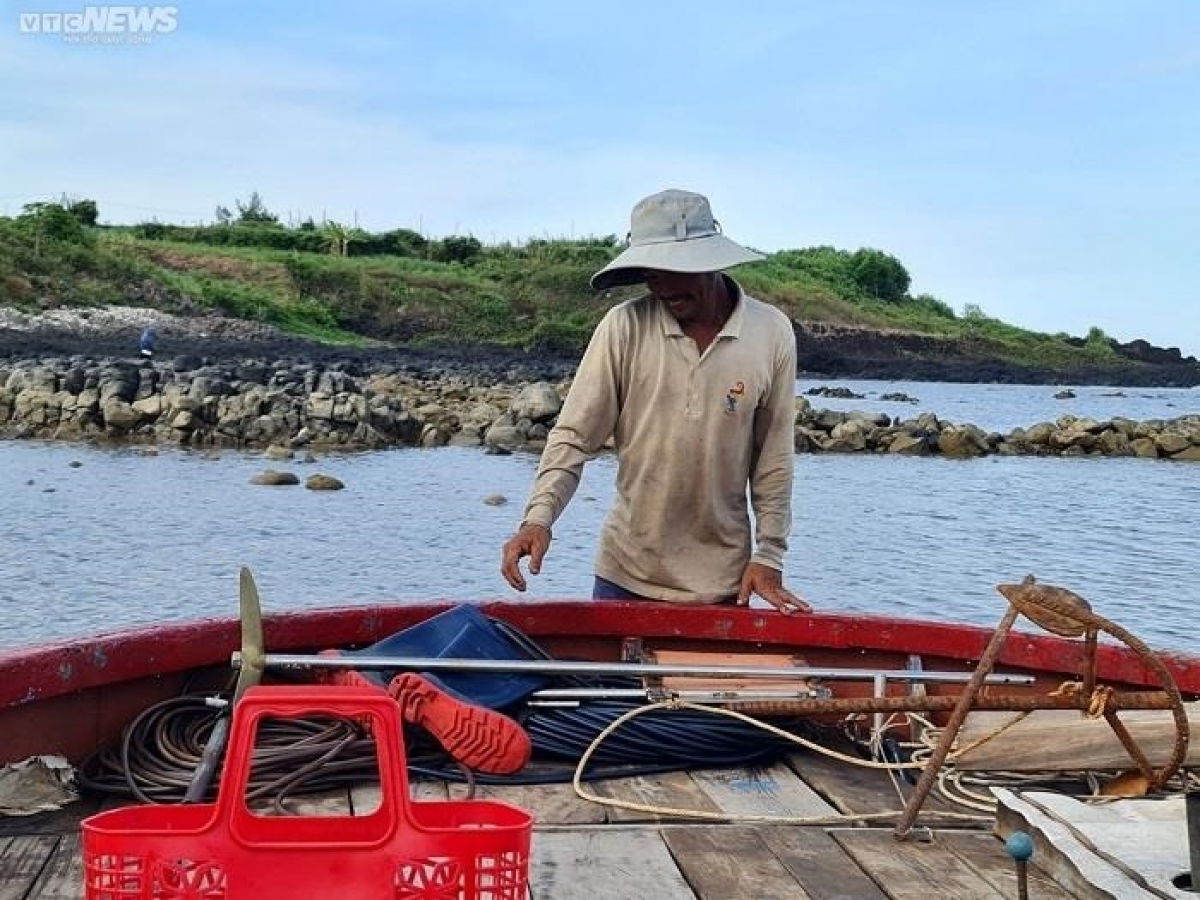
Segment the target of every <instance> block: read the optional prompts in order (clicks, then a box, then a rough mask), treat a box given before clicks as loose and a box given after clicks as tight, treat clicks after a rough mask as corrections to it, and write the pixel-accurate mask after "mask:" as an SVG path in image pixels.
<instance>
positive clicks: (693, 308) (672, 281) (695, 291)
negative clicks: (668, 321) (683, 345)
mask: <svg viewBox="0 0 1200 900" xmlns="http://www.w3.org/2000/svg"><path fill="white" fill-rule="evenodd" d="M645 274H646V287H648V288H649V289H650V295H651V296H652V297H654V299H655V300H657V301H659V302H660V303H662V304H663V305H664V306H666V308H667V311H668V312H670V313H671V315H673V316H674V317H675V319H676V320H677V321H678V322H679V323H680V324H686V323H688V322H692V321H695V320H697V319H698V318H700V317H701V316H705V315H711V309H710V306H711V303H710V302H709V295H710V293H711V292H712V282H713V279H714V278H715V277H716V276H714V275H713V274H711V273H704V274H700V275H692V274H684V273H682V272H663V271H660V270H658V269H646V272H645Z"/></svg>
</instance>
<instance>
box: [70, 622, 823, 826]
mask: <svg viewBox="0 0 1200 900" xmlns="http://www.w3.org/2000/svg"><path fill="white" fill-rule="evenodd" d="M492 621H493V624H494V625H495V626H496V627H497V628H498V629H499V630H500V631H501V632H502V633H503V634H504V635H505V636H506V637H507V638H508V639H509V641H510V642H511V643H512V644H513V645H514V647H515V648H516V649H518V650H519V651H520V652H522V653H523V654H525V655H526V656H527V657H528V658H531V659H550V658H551V657H550V656H549V654H547V653H546V652H545V650H543V649H542V648H541V647H540V646H538V644H537V643H535V642H534V641H533V640H532V639H530V638H529V637H528V636H527V635H525V634H524V633H522V632H520V631H519V630H517V629H516V628H514V627H512V626H510V625H508V624H507V623H504V622H500V621H497V620H492ZM556 686H559V687H593V688H629V687H635V688H636V687H640V682H639V681H638V680H636V679H632V678H606V679H601V678H588V677H580V676H564V677H562V678H560V679H558V680H557V685H556ZM641 705H642V703H641V701H624V700H620V701H618V700H600V701H585V702H581V703H580V704H579V705H578V706H569V707H542V708H532V707H531V708H523V709H520V710H508V712H509V713H510V714H512V715H514V716H515V717H516V718H518V719H519V720H520V721H521V724H522V725H523V726H524V728H525V730H526V731H527V732H528V734H529V736H530V740H531V742H532V744H533V750H534V755H535V758H537V759H538V760H539V761H542V762H541V763H540V764H539V765H538V766H537V767H535V768H534V769H533V770H531V771H527V772H524V773H518V774H517V775H515V776H485V775H483V774H480V773H473V772H469V771H465V770H463V769H462V768H461V767H457V764H455V763H453V761H451V760H449V758H448V757H447V756H446V755H445V753H444V752H442V751H441V748H438V747H432V746H430V745H429V742H428V741H427V740H424V739H423V738H424V736H423V735H422V734H421V733H419V732H416V731H412V732H411V733H407V732H406V745H407V747H408V754H407V756H408V763H409V771H410V774H411V775H413V776H425V777H435V778H439V779H443V780H446V781H457V782H467V783H468V784H471V785H473V784H474V783H475V782H476V781H478V782H480V783H488V784H538V783H556V782H569V781H571V778H572V775H573V773H574V769H575V766H576V765H577V763H578V760H579V759H580V758H581V757H582V756H583V754H584V752H585V751H586V750H587V748H588V747H589V746H590V745H591V744H592V742H593V741H594V740H595V739H596V737H597V735H599V734H600V732H601V731H603V730H604V729H605V728H606V727H607V726H608V725H609V724H611V723H612V722H613V721H614V720H615V719H617V718H618V717H620V716H622V715H624V714H625V713H626V712H628V711H629V710H631V709H634V708H636V707H638V706H641ZM223 715H228V711H227V710H222V709H218V708H214V706H213V704H212V703H211V701H210V695H201V694H185V695H183V696H180V697H176V698H172V699H169V700H166V701H163V702H161V703H158V704H156V705H154V706H152V707H150V708H149V709H147V710H145V711H144V712H143V713H141V714H140V715H139V716H138V717H137V718H136V719H135V720H134V721H133V722H132V723H130V725H129V726H128V727H127V728H126V729H125V730H124V732H123V734H122V737H121V741H120V743H119V745H117V746H116V747H110V748H106V749H103V750H101V751H98V752H97V753H94V754H93V755H92V756H90V757H89V758H88V759H86V760H85V761H84V763H83V764H82V766H81V767H80V771H79V782H80V784H81V786H83V787H84V788H85V789H88V790H91V791H95V792H99V793H106V794H114V795H118V796H123V797H128V798H132V799H135V800H139V801H141V802H143V803H168V802H178V801H180V800H182V798H183V796H184V793H185V792H186V790H187V787H188V785H189V784H190V783H191V780H192V775H193V773H194V771H195V769H196V767H197V765H198V764H199V762H200V758H201V755H202V753H203V751H204V747H205V744H206V743H207V741H208V737H209V735H210V734H211V733H212V730H213V727H214V726H215V725H216V723H217V721H218V719H219V718H220V717H221V716H223ZM776 724H780V723H776ZM780 727H783V728H785V729H787V730H792V731H793V732H795V733H799V734H804V733H806V732H807V733H808V735H809V736H811V732H812V729H811V728H810V727H809V726H808V725H807V723H805V722H804V721H799V720H798V721H793V722H788V723H786V724H782V725H780ZM791 746H792V745H791V744H790V742H787V741H784V740H783V739H781V738H778V737H775V736H772V735H767V734H765V733H764V732H763V731H761V730H759V729H757V728H754V727H753V726H752V725H749V724H747V723H745V722H741V721H738V720H735V719H731V718H727V717H724V716H710V715H705V714H703V713H698V712H695V711H692V710H660V711H656V712H653V713H649V714H647V715H644V716H640V717H638V718H637V719H634V720H632V721H631V722H629V723H628V724H627V725H626V726H625V727H623V728H622V729H621V730H619V731H617V732H616V733H614V734H612V735H610V736H609V737H608V738H607V739H606V740H605V742H604V744H602V745H601V747H600V748H599V749H598V750H597V751H596V753H595V754H594V755H593V757H592V762H593V765H592V766H591V768H589V770H588V772H587V773H586V777H587V778H588V779H589V780H601V779H604V778H612V777H628V776H632V775H649V774H657V773H660V772H670V771H678V770H681V769H687V768H695V767H701V766H721V765H755V764H761V763H765V762H767V761H769V760H771V759H774V758H775V757H776V756H777V755H778V754H779V753H780V752H781V751H782V750H784V749H787V748H790V747H791ZM546 761H551V762H546ZM554 761H557V763H558V764H557V765H556V764H555V763H554ZM377 766H378V763H377V758H376V752H375V745H374V742H373V741H372V740H371V739H370V737H368V736H367V735H366V734H364V732H363V730H362V729H361V727H360V726H359V725H358V724H356V723H355V722H354V721H352V720H349V719H342V718H338V717H332V716H324V717H319V718H308V719H267V720H264V721H263V722H262V723H261V724H260V726H259V732H258V736H257V740H256V744H255V751H254V755H253V760H252V765H251V772H250V780H249V789H248V794H247V798H246V799H247V801H248V802H252V801H264V802H265V801H269V802H271V803H272V804H273V805H274V806H276V807H277V808H279V807H282V804H283V802H284V800H285V799H286V798H287V797H289V796H292V795H298V794H307V793H318V792H321V791H326V790H329V789H332V788H336V787H342V786H346V785H350V784H363V783H371V782H374V781H377V780H378V771H377ZM218 785H219V776H218V777H217V778H215V779H214V780H213V782H212V783H211V784H210V786H209V789H208V795H207V798H206V799H211V798H212V797H213V796H214V795H215V792H216V788H217V786H218Z"/></svg>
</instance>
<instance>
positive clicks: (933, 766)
mask: <svg viewBox="0 0 1200 900" xmlns="http://www.w3.org/2000/svg"><path fill="white" fill-rule="evenodd" d="M1018 615H1019V612H1018V611H1017V607H1016V606H1015V605H1013V604H1012V603H1011V602H1010V603H1009V606H1008V610H1007V611H1005V613H1004V617H1003V618H1002V619H1001V620H1000V624H999V625H997V626H996V630H995V632H993V634H992V639H991V640H990V641H988V645H987V647H986V648H985V649H984V651H983V655H982V656H980V657H979V663H978V664H977V665H976V667H975V672H974V673H973V674H972V675H971V680H970V681H969V682H968V683H967V686H966V687H965V688H964V689H963V692H962V693H961V694H960V695H959V696H958V701H957V702H956V703H955V705H954V709H953V710H952V711H951V713H950V719H949V721H947V722H946V724H945V726H943V728H942V736H941V738H939V739H938V743H937V746H936V747H934V748H933V753H932V754H931V755H930V757H929V761H928V762H927V763H926V764H925V768H923V769H922V770H921V777H920V778H919V779H918V780H917V786H916V787H915V788H913V792H912V794H911V795H910V796H909V798H908V802H907V803H906V804H905V806H904V812H903V813H902V814H901V815H900V819H899V821H897V822H896V827H895V828H894V829H892V836H893V837H895V838H896V839H897V840H903V839H904V838H905V837H907V835H908V832H909V831H910V830H911V829H912V825H913V821H914V820H915V819H916V818H917V813H918V812H920V811H921V804H923V803H924V802H925V798H926V797H928V796H929V791H930V790H931V789H932V788H933V783H934V781H935V780H936V779H937V776H938V772H939V771H940V770H941V768H942V763H944V762H945V761H946V757H947V756H948V755H949V754H950V748H951V746H953V744H954V739H955V738H956V737H957V736H958V729H959V728H961V727H962V723H963V721H965V720H966V718H967V713H969V712H970V711H971V704H972V703H974V702H975V701H976V699H978V697H979V688H980V686H982V685H983V683H984V681H985V679H986V676H987V673H988V672H990V671H991V670H992V666H994V665H995V664H996V660H997V659H999V658H1000V651H1001V650H1003V649H1004V640H1005V638H1007V637H1008V632H1009V631H1010V630H1011V629H1012V627H1013V623H1014V622H1016V621H1017V616H1018Z"/></svg>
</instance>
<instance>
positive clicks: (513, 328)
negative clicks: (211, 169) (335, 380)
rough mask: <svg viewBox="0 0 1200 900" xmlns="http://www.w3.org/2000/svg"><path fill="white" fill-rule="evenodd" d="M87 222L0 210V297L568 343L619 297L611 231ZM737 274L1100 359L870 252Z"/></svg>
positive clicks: (760, 290) (357, 334)
mask: <svg viewBox="0 0 1200 900" xmlns="http://www.w3.org/2000/svg"><path fill="white" fill-rule="evenodd" d="M81 206H82V207H84V208H83V209H80V208H79V207H81ZM243 212H244V210H243ZM95 218H96V210H95V206H94V204H90V202H89V201H84V202H83V203H82V204H80V203H76V204H67V203H63V204H38V205H35V206H32V207H27V208H26V211H25V213H23V214H22V215H20V216H17V217H12V218H0V304H5V305H10V306H16V307H19V308H22V309H25V310H31V311H32V310H38V309H46V308H50V307H55V306H67V305H70V306H77V305H101V304H118V303H119V304H132V305H142V306H153V307H156V308H159V309H163V310H166V311H170V312H182V313H191V312H200V311H220V312H222V313H225V314H228V315H230V316H236V317H240V318H246V319H252V320H257V321H262V322H268V323H271V324H274V325H277V326H279V327H281V328H283V329H284V330H286V331H288V332H291V333H293V334H296V335H299V336H303V337H309V338H316V339H321V340H326V341H334V342H345V343H356V342H363V341H366V340H382V341H389V342H396V343H405V344H414V345H423V346H437V345H443V344H448V343H452V344H462V343H463V342H467V343H476V344H487V345H492V346H497V347H512V348H521V349H526V350H547V351H553V352H556V353H577V352H579V351H580V350H582V348H583V346H584V345H585V343H586V341H587V338H588V335H589V334H590V333H591V330H592V328H593V327H594V326H595V324H596V322H597V321H598V320H599V318H600V316H601V315H603V313H604V311H605V310H606V309H607V308H608V307H609V306H611V305H612V304H613V303H614V302H617V301H618V300H620V299H622V298H623V297H624V296H626V295H625V294H622V293H620V292H614V293H612V294H595V293H593V292H592V291H591V290H590V289H589V287H588V277H589V276H590V275H591V273H592V272H594V271H595V270H596V269H598V268H600V267H601V266H602V265H604V263H606V262H607V261H608V260H609V259H611V258H612V257H613V256H615V255H616V254H617V253H618V252H619V249H620V248H619V247H618V245H617V241H616V239H615V238H613V237H607V238H599V239H596V238H592V239H585V240H535V241H530V242H528V243H527V244H524V245H521V246H511V245H507V244H506V245H500V246H485V245H482V244H480V242H479V241H477V240H475V239H474V238H472V237H464V236H457V237H448V238H445V239H443V240H440V241H427V240H425V239H424V238H422V237H421V236H420V235H418V234H416V233H415V232H412V231H408V230H406V229H397V230H395V231H392V232H386V233H382V234H368V233H365V232H359V231H355V230H353V229H346V228H343V227H341V226H337V225H327V226H325V227H321V228H319V227H317V226H315V225H312V224H311V223H306V224H305V225H304V226H301V227H299V228H287V227H283V226H281V225H279V224H278V223H276V222H274V221H273V220H272V219H273V217H270V216H269V215H268V216H263V217H262V220H255V219H253V218H251V219H249V220H245V221H237V222H226V223H225V224H218V225H212V226H196V227H190V226H175V225H163V224H159V223H147V224H143V225H138V226H131V227H121V228H113V227H97V226H96V225H95V224H94V222H95ZM243 218H245V217H243ZM738 278H739V280H740V281H741V282H742V283H743V284H744V285H745V286H746V288H747V289H748V290H749V291H750V292H751V293H753V294H754V295H755V296H758V297H760V298H762V299H765V300H768V301H770V302H772V303H775V304H776V305H778V306H779V307H781V308H782V309H783V310H784V311H786V312H787V313H788V315H790V316H791V317H792V318H793V319H794V320H795V321H797V322H800V323H826V324H830V325H842V326H850V327H861V328H864V329H871V330H875V331H881V332H902V333H906V334H909V335H911V334H919V335H928V336H932V337H937V338H939V339H940V341H939V343H940V345H941V346H943V347H949V348H952V349H959V350H961V351H962V352H964V353H967V354H970V355H972V356H976V357H982V356H986V357H991V358H994V359H997V360H1001V361H1010V362H1013V363H1018V364H1022V365H1037V366H1042V367H1052V368H1058V367H1065V368H1068V369H1069V368H1072V367H1077V366H1083V365H1094V364H1097V363H1104V362H1105V361H1108V360H1111V359H1112V358H1113V357H1114V354H1115V350H1114V345H1113V343H1112V342H1111V341H1110V340H1109V339H1107V338H1106V337H1105V335H1104V334H1103V332H1101V331H1100V330H1099V329H1092V331H1091V333H1090V334H1089V335H1088V336H1087V337H1086V338H1071V337H1069V336H1067V335H1061V334H1060V335H1046V334H1038V333H1034V332H1029V331H1024V330H1021V329H1018V328H1015V327H1012V326H1009V325H1006V324H1005V323H1003V322H1000V321H998V320H996V319H993V318H990V317H988V316H986V315H985V314H984V313H983V312H982V311H980V310H979V309H978V308H974V307H970V306H968V307H967V308H966V309H965V310H964V313H963V314H961V315H960V314H956V313H955V312H954V311H953V310H952V309H951V307H950V306H949V305H947V304H946V303H944V302H942V301H940V300H938V299H936V298H934V297H931V296H928V295H920V296H912V295H910V294H909V293H908V287H909V276H908V273H907V271H906V270H905V269H904V267H903V265H902V264H901V263H900V261H899V260H896V259H895V258H894V257H891V256H889V255H888V254H886V253H883V252H881V251H877V250H858V251H855V252H849V251H843V250H836V249H834V248H830V247H817V248H809V249H804V250H787V251H781V252H778V253H774V254H771V255H770V256H769V257H768V259H767V260H765V261H764V262H762V263H757V264H754V265H750V266H744V267H741V268H740V269H739V270H738Z"/></svg>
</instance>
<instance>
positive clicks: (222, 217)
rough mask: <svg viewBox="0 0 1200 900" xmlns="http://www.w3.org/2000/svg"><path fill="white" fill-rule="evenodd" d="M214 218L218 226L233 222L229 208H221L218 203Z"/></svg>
mask: <svg viewBox="0 0 1200 900" xmlns="http://www.w3.org/2000/svg"><path fill="white" fill-rule="evenodd" d="M216 216H217V224H218V225H228V224H229V223H230V222H231V221H232V220H233V213H231V212H230V211H229V207H228V206H222V205H221V204H219V203H218V204H217V211H216Z"/></svg>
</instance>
